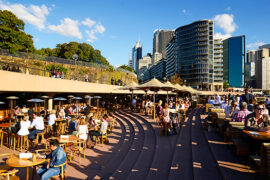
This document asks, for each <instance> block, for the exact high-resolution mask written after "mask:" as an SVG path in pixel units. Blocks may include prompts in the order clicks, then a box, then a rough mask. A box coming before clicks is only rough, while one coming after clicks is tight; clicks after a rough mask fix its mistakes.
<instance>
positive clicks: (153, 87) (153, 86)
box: [136, 78, 170, 119]
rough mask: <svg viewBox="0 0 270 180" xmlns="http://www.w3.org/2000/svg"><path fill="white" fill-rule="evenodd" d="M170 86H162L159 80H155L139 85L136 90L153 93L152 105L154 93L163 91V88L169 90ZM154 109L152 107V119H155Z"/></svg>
mask: <svg viewBox="0 0 270 180" xmlns="http://www.w3.org/2000/svg"><path fill="white" fill-rule="evenodd" d="M169 87H170V86H168V85H165V84H163V83H162V82H160V81H159V80H157V79H156V78H154V79H152V80H150V81H148V82H146V83H144V84H141V85H139V86H137V87H136V89H140V90H145V91H148V90H150V91H154V104H155V103H156V99H155V98H156V96H155V95H156V93H157V92H158V91H159V90H160V89H165V88H169ZM155 110H156V108H155V106H154V119H155V115H156V112H155Z"/></svg>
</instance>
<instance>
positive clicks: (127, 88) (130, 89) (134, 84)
mask: <svg viewBox="0 0 270 180" xmlns="http://www.w3.org/2000/svg"><path fill="white" fill-rule="evenodd" d="M137 86H138V84H137V83H136V82H134V81H132V82H131V83H129V84H128V85H126V86H124V87H121V88H119V90H129V91H131V94H132V95H131V104H132V100H133V92H134V90H135V89H136V87H137Z"/></svg>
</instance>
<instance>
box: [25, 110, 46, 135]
mask: <svg viewBox="0 0 270 180" xmlns="http://www.w3.org/2000/svg"><path fill="white" fill-rule="evenodd" d="M33 118H34V119H33V122H32V123H31V126H30V128H35V129H34V130H33V131H32V132H30V134H29V135H28V139H30V140H34V139H35V138H36V134H37V133H42V132H43V131H44V121H43V117H40V116H39V114H38V113H36V112H34V113H33Z"/></svg>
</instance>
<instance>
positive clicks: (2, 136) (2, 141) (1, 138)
mask: <svg viewBox="0 0 270 180" xmlns="http://www.w3.org/2000/svg"><path fill="white" fill-rule="evenodd" d="M4 136H6V137H7V141H6V142H8V133H7V132H6V131H3V130H2V129H0V140H1V143H0V147H2V146H3V143H4Z"/></svg>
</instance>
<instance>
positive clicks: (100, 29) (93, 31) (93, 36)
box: [85, 23, 106, 42]
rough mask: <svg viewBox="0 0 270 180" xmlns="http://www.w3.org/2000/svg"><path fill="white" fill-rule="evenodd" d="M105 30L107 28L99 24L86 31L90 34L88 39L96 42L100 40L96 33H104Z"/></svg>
mask: <svg viewBox="0 0 270 180" xmlns="http://www.w3.org/2000/svg"><path fill="white" fill-rule="evenodd" d="M105 31H106V28H105V27H104V26H103V25H102V24H101V23H99V24H97V25H96V26H95V27H94V28H93V29H91V30H86V31H85V33H86V34H87V36H88V37H87V39H86V41H88V42H94V41H95V40H98V37H97V36H96V34H103V33H104V32H105Z"/></svg>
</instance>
